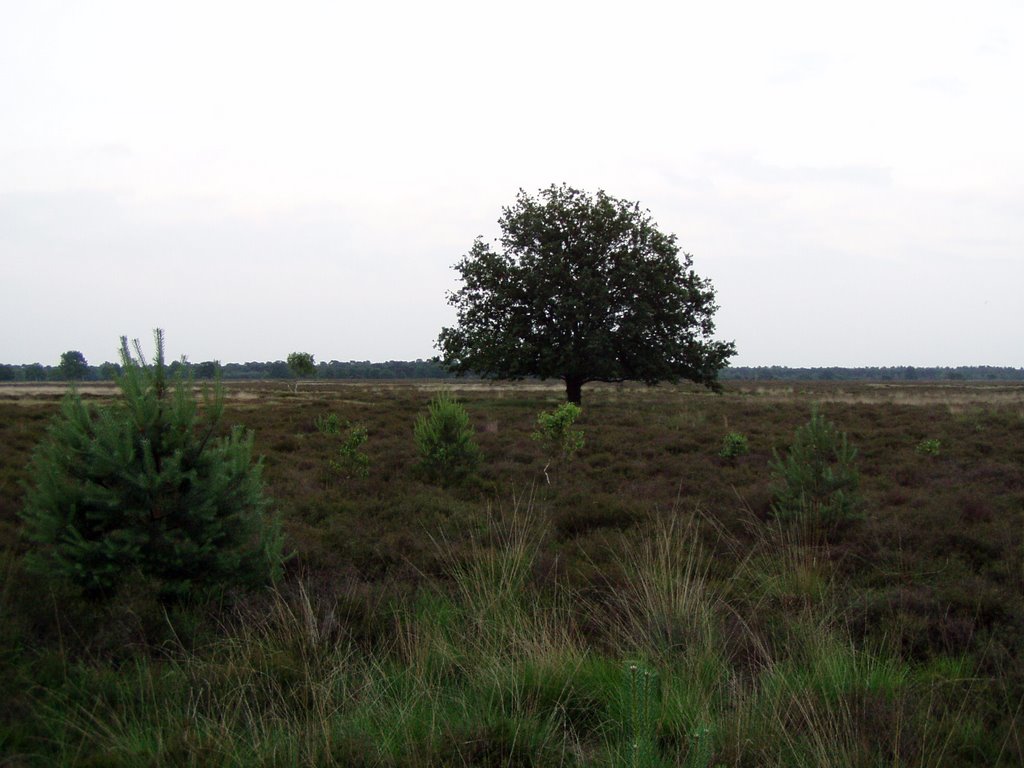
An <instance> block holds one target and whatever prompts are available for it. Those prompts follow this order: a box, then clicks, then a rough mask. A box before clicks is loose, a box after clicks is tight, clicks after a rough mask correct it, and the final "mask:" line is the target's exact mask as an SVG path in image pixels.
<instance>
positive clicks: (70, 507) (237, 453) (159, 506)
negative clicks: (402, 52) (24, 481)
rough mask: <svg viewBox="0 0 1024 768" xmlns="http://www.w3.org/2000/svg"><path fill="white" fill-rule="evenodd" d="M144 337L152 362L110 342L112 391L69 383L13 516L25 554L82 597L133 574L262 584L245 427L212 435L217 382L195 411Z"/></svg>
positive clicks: (276, 550)
mask: <svg viewBox="0 0 1024 768" xmlns="http://www.w3.org/2000/svg"><path fill="white" fill-rule="evenodd" d="M155 336H156V357H155V359H154V360H153V362H152V364H149V363H147V362H146V360H145V358H144V356H143V354H142V351H141V348H140V347H139V344H138V342H137V341H136V342H135V351H136V354H137V358H136V357H133V356H132V355H131V354H130V352H129V349H128V342H127V339H125V338H122V339H121V364H122V369H123V372H122V373H121V374H120V375H119V376H118V377H117V383H118V386H119V387H120V390H121V395H122V397H121V398H120V400H118V401H117V402H115V403H113V404H111V405H108V406H102V407H92V406H90V405H89V404H88V403H86V402H83V400H82V398H81V396H80V395H79V394H78V393H77V392H76V391H75V390H74V389H72V390H71V391H70V392H69V393H68V395H67V396H66V397H65V399H64V401H63V403H62V405H61V412H60V415H59V416H58V417H56V418H55V419H54V421H53V423H52V424H51V426H50V428H49V433H48V436H47V438H46V439H45V440H44V441H43V442H42V443H41V444H40V445H39V446H38V447H37V449H36V451H35V454H34V457H33V460H32V463H31V466H30V470H29V483H28V486H27V488H26V497H25V506H24V509H23V510H22V513H21V517H22V519H23V521H24V523H25V531H26V535H27V537H28V538H29V539H30V540H31V541H32V542H33V543H34V544H35V546H36V549H35V551H34V552H33V553H32V555H31V560H30V563H31V565H32V566H33V567H34V568H36V569H37V570H40V571H42V572H44V573H46V574H49V575H52V576H55V577H58V578H60V579H63V580H66V581H69V582H71V583H73V584H75V585H77V586H78V587H80V588H81V589H82V590H83V591H85V592H86V593H88V594H91V595H102V594H108V593H111V592H113V591H115V590H117V589H118V588H119V587H121V586H122V585H123V584H124V583H125V582H126V581H127V580H129V579H133V578H136V577H137V576H142V577H143V578H145V579H149V580H151V581H152V583H154V584H155V586H156V588H157V589H158V590H159V592H160V593H161V595H163V596H164V597H169V596H184V595H185V594H188V593H192V592H194V591H196V590H199V591H202V590H204V589H207V588H213V587H218V588H219V587H225V586H243V585H244V586H251V585H256V584H262V583H266V582H269V581H272V580H273V579H274V578H275V577H276V576H277V575H278V574H279V573H280V567H281V549H282V537H281V533H280V528H279V524H278V522H277V520H276V519H274V518H273V517H272V516H271V515H270V514H269V512H268V500H267V498H266V497H265V495H264V493H263V482H262V479H261V470H262V464H261V461H260V460H257V461H253V435H252V433H251V432H247V431H246V430H244V429H243V428H242V427H238V426H236V427H234V428H233V429H231V431H230V432H229V433H228V434H227V435H223V436H218V435H217V432H218V431H219V428H220V423H221V419H222V416H223V410H224V401H223V391H222V389H221V388H220V384H219V382H218V383H217V385H216V386H215V387H214V388H213V389H212V390H210V389H207V390H205V391H204V396H203V405H202V408H200V407H199V405H198V403H197V401H196V396H195V394H194V392H193V389H192V386H191V381H189V380H185V379H183V378H182V374H181V367H179V368H178V371H177V374H176V375H175V376H173V377H169V371H168V367H167V366H166V365H165V361H164V344H163V332H162V331H160V330H157V331H156V333H155Z"/></svg>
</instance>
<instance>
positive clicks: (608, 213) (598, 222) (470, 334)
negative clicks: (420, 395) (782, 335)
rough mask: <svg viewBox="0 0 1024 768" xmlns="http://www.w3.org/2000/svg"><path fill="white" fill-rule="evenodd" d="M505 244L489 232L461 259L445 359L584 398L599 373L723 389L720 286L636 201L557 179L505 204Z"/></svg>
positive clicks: (442, 339)
mask: <svg viewBox="0 0 1024 768" xmlns="http://www.w3.org/2000/svg"><path fill="white" fill-rule="evenodd" d="M498 223H499V225H500V226H501V231H502V235H501V239H500V248H498V249H495V250H492V248H491V245H490V244H488V243H485V242H484V241H483V240H482V239H481V238H477V240H476V241H475V242H474V243H473V247H472V249H471V250H470V251H469V253H468V254H467V255H466V256H464V257H463V258H462V260H461V261H459V263H458V264H456V265H455V269H456V270H457V271H458V272H459V274H460V275H461V277H462V281H463V286H462V287H461V288H460V289H459V290H457V291H454V292H451V293H449V294H448V303H449V304H451V305H452V306H454V307H455V308H456V310H457V312H458V323H457V325H455V326H453V327H450V328H444V329H442V330H441V334H440V336H439V337H438V341H437V346H438V348H439V349H440V351H441V355H440V357H441V361H442V362H443V363H444V364H445V365H446V366H447V367H448V368H449V369H450V370H452V371H454V372H456V373H477V374H480V375H482V376H485V377H489V378H502V379H521V378H524V377H528V376H536V377H540V378H542V379H547V378H560V379H562V380H563V381H564V382H565V390H566V396H567V398H568V399H569V401H571V402H574V403H577V404H579V403H580V401H581V398H582V389H583V385H584V384H586V383H587V382H590V381H626V380H637V381H643V382H646V383H647V384H656V383H658V382H659V381H670V382H676V381H679V380H680V379H689V380H692V381H696V382H699V383H701V384H705V385H707V386H708V387H711V388H717V387H718V371H719V370H721V368H723V367H724V366H725V365H726V364H727V363H728V359H729V358H730V357H731V356H732V355H734V354H735V345H734V344H733V343H732V342H722V341H714V340H712V338H711V336H712V334H713V333H714V327H715V326H714V322H713V316H714V313H715V310H716V309H717V308H718V307H717V306H716V305H715V292H714V288H713V287H712V286H711V283H710V282H709V281H708V280H704V279H702V278H701V277H699V276H698V275H697V274H696V273H695V272H694V271H693V269H692V268H691V264H692V258H691V256H690V255H689V254H687V253H683V254H681V255H680V252H679V247H678V246H677V245H676V238H675V235H670V234H665V233H663V232H661V231H659V229H658V227H657V225H656V224H655V223H654V221H653V220H652V219H651V215H650V212H649V211H647V210H641V208H640V205H639V203H633V202H629V201H626V200H620V199H617V198H614V197H611V196H609V195H607V194H605V193H604V192H603V191H600V190H599V191H598V192H597V194H596V195H593V196H591V195H589V194H587V193H586V192H583V191H580V190H577V189H573V188H571V187H568V186H566V185H564V184H563V185H561V186H555V185H552V186H551V187H549V188H547V189H543V190H540V192H539V193H538V195H537V196H536V197H533V196H530V195H528V194H527V193H526V192H524V191H523V190H520V191H519V195H518V197H517V198H516V202H515V204H514V205H513V206H511V207H507V208H504V209H502V216H501V218H500V219H499V221H498Z"/></svg>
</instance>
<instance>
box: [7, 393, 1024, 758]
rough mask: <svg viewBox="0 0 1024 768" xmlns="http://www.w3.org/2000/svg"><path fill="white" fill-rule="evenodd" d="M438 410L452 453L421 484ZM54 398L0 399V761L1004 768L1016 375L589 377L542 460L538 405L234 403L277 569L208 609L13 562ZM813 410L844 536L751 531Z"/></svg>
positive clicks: (1013, 698)
mask: <svg viewBox="0 0 1024 768" xmlns="http://www.w3.org/2000/svg"><path fill="white" fill-rule="evenodd" d="M441 387H446V388H450V389H451V390H452V391H453V393H454V394H455V396H456V397H457V398H458V399H459V400H460V401H461V403H462V404H463V405H464V406H465V408H466V410H467V411H468V413H469V416H470V422H471V425H472V427H473V430H474V436H475V440H476V442H477V444H478V445H479V447H480V452H481V456H482V460H481V462H480V464H479V466H478V468H477V469H476V472H475V473H474V474H472V475H471V476H469V477H467V478H465V479H463V480H462V481H461V482H459V483H457V484H452V485H449V486H448V487H443V486H441V485H436V484H433V483H431V482H428V480H427V478H426V477H425V476H424V475H422V474H421V473H420V472H418V471H417V469H416V465H417V462H418V458H419V457H418V454H417V449H416V444H415V442H414V440H413V427H414V424H415V422H416V419H417V417H418V416H419V415H420V414H421V413H423V412H424V411H425V409H426V407H427V404H428V402H429V400H430V398H431V397H432V396H433V395H434V394H435V393H436V391H437V390H438V389H439V388H441ZM62 394H63V390H62V389H61V388H60V387H56V386H42V385H40V386H28V385H18V386H6V387H3V388H0V451H2V460H0V548H2V550H0V551H2V560H0V579H2V584H0V696H2V701H3V706H2V707H0V764H4V765H7V764H11V765H68V766H71V765H81V766H85V765H89V766H100V765H104V766H106V765H115V766H119V765H124V766H148V765H196V766H200V765H202V766H209V765H216V766H229V765H230V766H249V765H267V766H270V765H344V766H356V765H380V766H428V765H493V766H506V765H522V766H526V765H533V766H548V765H550V766H556V765H559V766H565V765H644V766H661V765H666V766H668V765H685V766H717V765H725V766H762V765H806V766H812V765H813V766H818V765H834V766H878V765H891V766H933V765H934V766H940V765H941V766H946V765H952V766H959V765H978V766H992V765H1007V766H1010V765H1021V764H1024V386H1022V385H1021V384H1019V383H981V384H972V383H969V382H955V383H950V382H944V383H938V382H930V383H913V382H907V383H904V382H899V383H886V384H882V383H874V384H867V383H859V384H858V383H850V382H843V383H824V382H805V383H789V384H787V383H782V382H770V383H758V382H727V383H726V390H725V392H724V393H723V394H721V395H716V394H712V393H710V392H707V391H705V390H701V389H698V388H697V387H695V386H661V387H656V388H646V387H641V386H635V387H634V386H614V385H590V386H588V387H587V389H586V391H585V393H584V401H583V411H582V416H581V418H580V420H579V421H578V422H577V426H578V427H579V428H580V429H582V430H583V431H584V433H585V442H584V445H583V447H582V449H580V450H579V451H578V452H577V453H576V455H575V456H574V457H572V458H571V459H565V458H557V457H556V459H555V460H554V461H551V457H550V456H547V455H545V453H544V450H543V447H542V445H541V444H540V443H538V442H537V441H535V440H532V439H531V433H532V432H533V431H534V429H535V428H536V421H537V415H538V413H539V412H540V411H541V410H545V409H550V408H552V407H553V406H555V405H557V404H559V402H561V400H562V399H563V392H562V388H561V386H559V385H550V386H548V385H544V384H535V383H519V384H511V385H497V384H493V385H492V384H486V383H480V382H472V383H468V384H467V383H464V382H459V381H447V382H403V383H382V382H372V383H368V382H363V383H347V382H346V383H343V382H337V381H332V382H320V383H317V382H311V383H308V384H303V385H302V387H301V388H300V389H299V390H298V392H294V391H292V390H291V389H290V388H289V387H286V385H285V384H283V383H279V382H278V383H265V384H260V383H244V384H241V383H239V384H234V383H232V384H229V385H228V386H227V410H226V419H225V423H226V426H225V429H229V428H230V425H232V424H244V425H245V426H246V427H247V428H249V429H252V430H253V431H254V432H255V446H256V452H257V453H258V454H262V455H263V456H264V479H265V481H266V484H267V489H268V491H269V493H270V495H271V496H272V497H273V507H274V509H275V510H277V513H278V514H279V515H280V517H281V520H282V523H283V528H284V531H285V536H286V548H287V550H288V551H289V552H291V553H292V556H291V558H290V559H289V560H288V561H287V563H286V565H285V576H284V578H283V579H282V580H281V582H280V583H278V584H277V585H276V586H275V587H273V588H267V589H263V590H259V591H255V592H240V593H237V594H229V595H226V596H222V597H221V598H220V599H218V600H216V601H206V602H201V601H188V600H185V601H176V602H168V601H166V600H163V601H162V600H160V599H159V598H158V596H157V595H156V594H155V593H154V591H153V590H152V589H151V588H150V586H149V585H147V584H146V583H145V582H144V581H141V580H140V581H138V582H135V583H131V584H129V585H128V586H127V587H126V588H124V589H123V590H122V591H121V592H120V593H118V594H117V595H115V596H114V597H113V598H110V599H107V600H104V601H102V602H100V601H96V600H89V599H86V598H84V597H82V596H79V595H77V594H76V593H75V592H74V591H73V590H71V589H69V588H67V587H62V586H60V585H59V584H56V583H52V582H50V581H48V580H47V579H45V578H44V577H43V576H41V575H39V574H37V573H35V572H33V571H31V570H29V569H28V568H26V567H25V555H26V552H27V550H28V543H27V542H26V541H25V539H24V538H23V536H22V530H21V523H20V521H19V517H18V515H19V511H20V509H21V507H22V499H23V496H24V487H23V484H24V483H25V482H27V480H28V473H27V469H26V467H27V464H28V462H29V459H30V457H31V454H32V451H33V448H34V447H35V446H36V445H37V444H38V443H39V441H40V440H41V439H42V438H43V436H44V434H45V432H46V427H47V424H48V423H49V421H50V419H51V418H52V417H53V416H54V415H55V414H56V413H57V411H58V406H59V402H60V398H61V396H62ZM82 394H83V397H85V398H86V399H89V400H93V401H96V402H103V401H105V400H108V399H110V398H112V397H115V396H116V390H114V389H113V388H110V387H108V385H104V384H100V383H89V384H87V385H83V387H82ZM815 408H816V409H817V411H818V412H820V413H821V414H823V415H824V416H825V417H826V418H827V419H828V420H829V421H831V422H832V423H834V424H835V425H836V426H837V427H838V428H839V429H840V430H842V431H843V432H845V433H846V436H847V438H848V441H849V444H850V445H851V446H853V447H855V448H856V450H857V456H856V459H855V466H856V469H857V471H858V473H859V477H860V484H859V489H858V491H857V500H856V501H857V504H856V514H855V515H852V516H851V517H850V518H849V519H847V520H844V521H842V522H841V524H836V525H824V524H820V523H817V522H815V521H814V520H813V519H812V520H806V519H801V520H797V521H791V520H779V519H778V515H775V514H773V510H772V502H773V498H774V496H773V494H774V493H775V489H777V487H778V483H779V480H778V478H773V473H772V468H771V467H772V463H773V460H774V459H775V457H776V455H778V456H780V457H781V456H785V455H786V451H787V449H788V447H789V446H790V444H791V443H792V441H793V438H794V432H795V431H796V430H797V429H798V428H800V427H801V426H802V425H804V424H806V423H807V421H808V419H809V418H810V417H811V414H812V410H813V409H815ZM331 414H335V415H336V416H337V422H336V423H337V424H339V425H340V429H339V431H337V433H332V431H331V430H325V429H324V428H323V427H324V425H325V424H326V423H327V421H328V419H330V415H331ZM318 425H319V426H318ZM360 428H361V429H365V436H366V439H365V442H364V443H361V444H356V445H352V444H350V445H349V448H350V449H351V450H349V452H348V453H347V454H346V453H345V450H344V449H345V437H346V435H351V434H352V430H353V429H360ZM730 436H732V437H731V438H730ZM737 436H739V437H742V438H744V439H743V440H740V439H739V437H737ZM353 452H355V453H358V454H362V455H364V456H365V459H362V460H359V461H353V460H352V457H353ZM545 468H547V472H546V473H545Z"/></svg>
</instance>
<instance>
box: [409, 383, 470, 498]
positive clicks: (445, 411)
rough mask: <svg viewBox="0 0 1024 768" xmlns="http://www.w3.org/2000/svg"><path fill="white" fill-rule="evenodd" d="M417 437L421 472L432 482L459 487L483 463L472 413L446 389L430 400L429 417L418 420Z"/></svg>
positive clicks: (415, 430)
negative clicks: (471, 423)
mask: <svg viewBox="0 0 1024 768" xmlns="http://www.w3.org/2000/svg"><path fill="white" fill-rule="evenodd" d="M413 435H414V437H415V439H416V446H417V448H418V449H419V453H420V463H419V466H420V469H421V470H422V471H423V474H424V475H425V476H426V477H427V478H428V479H429V480H430V481H431V482H436V483H441V484H442V485H445V486H448V485H454V484H457V483H459V482H461V481H462V480H464V479H465V478H466V477H467V476H468V475H470V474H472V472H473V471H474V470H476V468H477V465H478V464H479V463H480V449H479V448H478V447H477V445H476V442H474V440H473V428H472V427H471V426H470V424H469V414H468V413H466V409H465V408H463V407H462V405H461V404H459V403H458V402H457V401H456V400H455V398H454V397H452V395H451V393H450V392H447V391H444V390H442V391H441V392H438V393H437V395H436V396H435V397H434V399H433V400H431V401H430V406H429V410H428V412H427V414H426V415H423V416H420V417H419V418H418V419H417V420H416V426H415V428H414V430H413Z"/></svg>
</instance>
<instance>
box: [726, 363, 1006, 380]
mask: <svg viewBox="0 0 1024 768" xmlns="http://www.w3.org/2000/svg"><path fill="white" fill-rule="evenodd" d="M719 378H721V379H722V380H723V381H1024V368H1007V367H1000V366H992V365H961V366H957V367H956V368H950V367H930V368H917V367H915V366H912V365H899V366H892V367H882V368H879V367H877V366H871V367H862V368H838V367H830V368H787V367H785V366H781V365H764V366H757V367H743V366H737V367H734V368H725V369H723V370H722V372H721V373H720V374H719Z"/></svg>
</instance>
